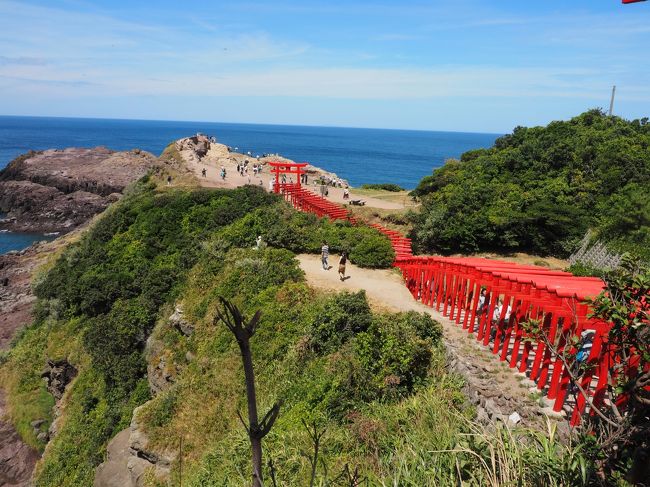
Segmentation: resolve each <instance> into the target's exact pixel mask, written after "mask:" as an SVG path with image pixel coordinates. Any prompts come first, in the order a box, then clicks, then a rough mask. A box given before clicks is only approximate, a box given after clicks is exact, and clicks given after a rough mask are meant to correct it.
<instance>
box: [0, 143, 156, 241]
mask: <svg viewBox="0 0 650 487" xmlns="http://www.w3.org/2000/svg"><path fill="white" fill-rule="evenodd" d="M157 164H158V161H157V159H156V158H155V157H154V156H153V155H152V154H150V153H148V152H144V151H140V150H138V151H137V152H136V151H135V150H134V151H130V152H115V151H112V150H110V149H107V148H106V147H95V148H93V149H80V148H72V149H64V150H59V149H51V150H46V151H43V152H29V153H27V154H24V155H22V156H20V157H18V158H16V159H14V160H13V161H12V162H11V163H10V164H9V165H8V166H7V167H6V168H5V169H4V170H2V172H0V211H3V212H5V213H7V216H6V218H4V219H3V220H0V229H6V230H11V231H23V232H63V233H65V232H69V231H70V230H72V229H74V228H77V227H79V226H80V225H82V224H84V223H85V222H86V221H88V220H89V219H90V218H91V217H92V216H94V215H96V214H97V213H99V212H101V211H103V210H104V209H105V208H106V207H107V206H108V205H109V204H110V203H112V202H114V201H117V199H119V196H118V195H119V194H120V193H121V192H122V191H123V190H124V188H125V187H126V186H127V185H128V184H129V183H131V182H132V181H135V180H137V179H139V178H140V177H142V176H144V175H145V174H146V173H147V171H149V170H150V169H152V168H153V167H155V166H156V165H157Z"/></svg>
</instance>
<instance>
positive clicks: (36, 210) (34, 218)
mask: <svg viewBox="0 0 650 487" xmlns="http://www.w3.org/2000/svg"><path fill="white" fill-rule="evenodd" d="M110 203H111V200H110V199H109V197H102V196H99V195H96V194H93V193H88V192H86V191H75V192H73V193H69V194H66V193H62V192H61V191H59V190H58V189H56V188H53V187H50V186H43V185H41V184H38V183H32V182H30V181H2V182H0V211H4V212H7V213H8V214H9V218H8V219H6V220H5V222H4V224H3V227H4V228H8V229H10V230H12V231H18V232H67V231H69V230H71V229H73V228H76V227H78V226H80V225H83V224H84V223H85V222H87V221H88V220H89V219H90V218H92V217H93V216H94V215H96V214H97V213H99V212H101V211H103V210H104V209H105V208H106V207H107V206H108V205H109V204H110Z"/></svg>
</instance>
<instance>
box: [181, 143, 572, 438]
mask: <svg viewBox="0 0 650 487" xmlns="http://www.w3.org/2000/svg"><path fill="white" fill-rule="evenodd" d="M213 145H214V153H213V154H211V153H210V152H211V151H208V154H206V156H204V157H203V158H201V160H200V161H199V160H197V159H198V158H195V157H194V154H193V153H191V152H190V151H181V157H183V159H184V162H185V164H186V165H187V167H189V168H190V169H191V170H192V172H194V174H195V176H196V178H197V179H198V181H199V183H200V184H201V185H202V186H205V187H222V188H234V187H238V186H243V185H245V184H259V182H260V181H261V184H260V186H262V187H264V188H265V189H267V188H268V183H269V178H270V174H268V168H267V170H266V171H267V172H263V173H262V174H261V175H260V176H255V177H251V178H249V177H248V176H247V175H245V176H240V175H239V174H237V171H236V165H237V163H238V162H240V163H241V162H243V161H244V160H245V159H246V156H245V155H243V154H237V153H231V152H228V151H226V150H225V146H221V145H220V144H213ZM222 165H223V166H224V167H225V168H226V170H227V177H226V179H225V180H222V179H221V177H219V168H220V167H221V166H222ZM203 169H206V175H205V176H203V172H202V171H203ZM342 192H343V190H342V189H340V188H330V196H329V198H328V199H330V200H331V201H333V202H335V203H339V204H341V203H343V199H342ZM339 193H340V194H339ZM351 197H352V198H354V190H352V192H351ZM363 199H364V200H365V201H366V205H367V206H368V207H371V208H382V209H397V208H403V205H399V204H397V203H393V202H387V201H384V200H380V199H376V198H363ZM297 258H298V260H299V261H300V266H301V268H302V269H303V270H304V272H305V276H306V279H307V282H308V283H309V284H310V285H311V286H313V287H315V288H319V289H324V290H332V291H337V292H338V291H344V290H348V291H354V292H356V291H360V290H364V291H365V292H366V295H367V297H368V300H369V302H370V304H371V306H372V307H373V308H374V309H375V310H377V311H382V310H383V311H391V312H403V311H417V312H424V313H428V314H429V315H431V317H432V318H433V319H434V320H436V321H438V322H439V323H440V324H441V325H442V326H443V334H444V344H445V347H446V350H447V354H448V357H449V360H448V361H449V366H450V369H451V370H453V371H455V372H457V373H459V374H461V375H462V376H463V377H464V378H465V380H466V382H467V385H466V394H467V396H468V398H469V400H470V401H471V403H472V404H474V405H475V407H476V409H477V417H478V420H479V421H481V422H484V423H487V422H489V421H494V420H500V421H503V422H504V423H509V424H511V425H512V424H513V423H514V424H517V425H519V426H526V427H532V428H536V429H545V428H546V419H545V418H546V417H550V418H553V419H559V416H558V415H557V414H555V413H553V411H552V410H551V408H550V407H548V405H547V404H546V403H543V402H541V401H543V399H540V397H541V394H539V393H538V392H536V389H535V388H534V387H532V386H533V384H532V383H531V382H530V381H527V380H526V378H525V376H524V375H523V374H518V373H516V371H515V370H512V369H510V368H509V367H508V366H507V364H506V363H505V362H500V361H499V360H498V359H497V358H496V357H495V356H494V355H492V354H491V353H490V352H489V351H488V350H487V349H486V348H484V347H482V346H481V345H480V344H479V343H478V342H477V341H476V340H474V339H473V337H471V336H468V333H467V332H466V331H464V330H463V329H462V327H461V326H458V325H456V324H455V323H453V322H452V321H450V320H448V319H447V318H445V317H444V316H443V315H442V314H441V313H439V312H437V311H436V310H435V309H432V308H430V307H428V306H425V305H424V304H422V303H419V302H417V301H416V300H415V299H413V296H411V293H410V292H409V291H408V289H407V288H406V286H405V285H404V283H403V282H402V277H401V274H400V273H399V271H397V270H396V269H362V268H359V267H357V266H355V265H354V264H348V266H347V275H348V279H346V280H345V281H343V282H342V281H341V280H340V279H339V275H338V273H337V269H336V265H335V263H336V257H335V256H332V258H331V261H332V268H331V269H330V270H329V271H325V270H323V268H322V266H321V262H320V256H317V255H299V256H298V257H297ZM560 424H562V425H564V424H565V422H564V423H560Z"/></svg>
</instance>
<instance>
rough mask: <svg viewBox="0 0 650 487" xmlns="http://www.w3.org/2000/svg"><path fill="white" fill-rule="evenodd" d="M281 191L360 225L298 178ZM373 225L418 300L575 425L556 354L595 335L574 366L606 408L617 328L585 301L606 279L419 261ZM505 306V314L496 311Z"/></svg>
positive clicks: (574, 398) (392, 234)
mask: <svg viewBox="0 0 650 487" xmlns="http://www.w3.org/2000/svg"><path fill="white" fill-rule="evenodd" d="M271 164H272V165H273V163H271ZM276 164H278V165H279V166H280V167H279V172H277V173H276V174H278V175H279V174H282V172H281V171H283V169H282V168H283V167H284V168H285V169H284V170H285V171H286V168H288V167H289V164H286V163H276ZM297 171H300V168H298V169H297ZM293 174H297V175H299V172H295V173H293ZM276 185H277V191H276V192H281V193H282V194H283V196H284V198H285V199H286V200H287V201H289V202H290V203H291V204H292V205H293V206H294V207H295V208H297V209H299V210H301V211H305V212H309V213H315V214H316V215H318V216H319V217H328V218H331V219H333V220H339V219H341V220H347V221H349V222H351V223H353V224H358V223H361V222H359V221H358V220H357V219H356V218H355V217H353V216H352V214H351V213H350V212H349V211H348V210H347V209H346V208H344V207H342V206H340V205H337V204H335V203H332V202H330V201H328V200H326V199H325V198H323V197H322V196H319V195H316V194H314V193H312V192H310V191H308V190H307V189H305V188H303V187H301V185H300V178H299V176H298V178H297V182H295V183H286V184H282V183H276ZM370 226H371V227H373V228H375V229H377V230H378V231H380V232H381V233H383V234H385V235H386V236H387V237H388V238H389V239H390V241H391V244H392V246H393V249H394V250H395V263H394V264H393V265H394V266H395V267H398V268H400V269H401V271H402V275H403V277H404V282H405V284H406V286H407V287H408V289H409V290H410V292H411V294H412V295H413V297H414V298H415V299H417V300H419V301H421V302H422V303H424V304H426V305H427V306H430V307H435V308H436V310H438V311H440V312H442V314H443V315H444V316H446V317H448V318H449V319H450V320H452V321H453V322H455V323H456V324H457V325H458V326H462V327H463V329H465V330H466V331H467V333H468V334H471V335H472V336H474V337H475V338H476V340H478V341H479V342H481V343H482V344H483V345H484V346H486V347H488V349H489V350H490V351H491V352H492V353H493V354H494V355H496V356H497V357H498V358H499V360H501V361H507V363H508V365H509V366H510V367H511V368H517V369H518V370H519V371H520V372H524V373H526V374H527V375H528V377H529V378H530V379H531V380H533V381H534V382H535V384H536V386H537V388H538V390H540V391H541V392H543V393H544V394H545V395H546V396H547V397H548V398H549V399H551V400H553V401H554V402H553V409H554V410H555V411H561V410H562V409H568V410H569V411H570V414H571V418H570V421H571V424H572V425H576V424H578V423H579V421H580V417H581V415H582V414H583V413H584V411H585V409H586V404H585V403H586V401H585V399H584V397H583V396H582V395H580V394H572V393H571V392H570V388H571V384H570V382H571V380H570V376H569V371H567V370H566V366H565V364H564V363H563V361H562V360H561V358H560V357H559V355H558V354H557V353H556V351H557V350H560V351H561V350H565V351H566V350H568V351H569V354H568V356H572V353H575V352H577V348H578V347H579V346H580V344H579V341H580V339H581V337H582V336H583V331H586V330H589V331H593V332H594V338H593V342H592V347H591V351H590V352H589V356H588V357H587V358H586V360H585V361H584V362H583V363H582V365H581V367H580V368H579V372H576V371H577V370H578V368H577V367H576V364H575V362H571V363H569V364H568V365H569V366H570V368H572V369H573V367H576V370H574V375H579V376H580V377H579V381H580V385H581V386H582V388H583V389H584V390H585V391H587V392H588V394H589V395H590V397H591V398H592V401H593V403H594V404H595V405H596V406H598V405H600V404H602V402H603V400H604V397H605V392H606V388H607V386H608V384H607V377H608V372H610V370H611V360H612V356H611V351H608V348H607V347H606V346H605V345H606V340H607V336H608V331H609V328H610V324H609V323H605V322H602V321H598V320H595V319H592V318H589V310H588V307H587V306H586V305H585V304H583V301H584V300H585V299H586V298H588V297H593V296H596V295H597V294H598V293H600V292H601V291H602V289H603V288H604V283H603V282H602V281H601V280H600V279H597V278H591V277H575V276H573V275H572V274H570V273H567V272H563V271H554V270H550V269H547V268H544V267H538V266H532V265H522V264H516V263H513V262H504V261H497V260H490V259H484V258H472V257H455V258H454V257H422V256H417V257H415V256H413V253H412V251H411V241H410V239H408V238H405V237H404V236H403V235H401V234H400V233H399V232H396V231H393V230H389V229H387V228H385V227H383V226H381V225H379V224H370ZM483 289H484V290H485V291H484V296H485V297H484V306H483V307H482V308H481V307H479V300H480V295H481V291H482V290H483ZM499 301H501V302H502V305H501V307H500V312H497V313H495V309H497V308H496V307H497V303H498V302H499ZM529 319H535V320H537V321H538V322H539V324H540V325H539V326H540V328H541V329H542V330H543V331H544V332H545V335H546V336H547V337H548V342H547V341H545V340H541V339H537V338H536V337H533V336H527V334H526V331H525V330H524V327H523V326H522V323H523V322H524V321H526V320H529ZM549 343H550V344H551V345H552V346H553V349H552V348H551V347H549V346H548V344H549ZM576 343H578V345H577V346H576ZM571 360H573V359H571Z"/></svg>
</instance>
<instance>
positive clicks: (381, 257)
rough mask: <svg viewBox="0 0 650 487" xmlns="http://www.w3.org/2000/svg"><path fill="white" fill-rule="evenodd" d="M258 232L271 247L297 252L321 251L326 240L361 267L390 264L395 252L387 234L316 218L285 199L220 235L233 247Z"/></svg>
mask: <svg viewBox="0 0 650 487" xmlns="http://www.w3.org/2000/svg"><path fill="white" fill-rule="evenodd" d="M258 235H260V236H262V238H263V240H264V242H265V243H266V244H267V245H269V246H271V247H276V248H284V249H287V250H291V251H292V252H296V253H312V254H317V253H320V250H321V247H322V244H323V242H327V244H328V245H329V248H330V252H332V253H340V252H342V251H347V252H348V254H349V256H350V260H351V261H352V262H353V263H354V264H356V265H359V266H360V267H370V268H385V267H389V266H390V265H391V264H392V263H393V260H394V255H395V254H394V252H393V248H392V246H391V244H390V241H389V240H388V238H387V237H386V236H384V235H382V234H381V233H379V232H378V231H377V230H375V229H373V228H370V227H367V226H364V225H358V226H356V225H351V224H350V223H349V222H346V221H342V220H337V221H331V220H329V219H327V218H322V219H319V218H317V217H316V216H315V215H312V214H306V213H300V212H297V211H295V210H293V209H291V208H290V207H289V206H288V205H286V204H284V203H278V204H276V205H272V206H266V207H262V208H259V209H257V210H255V211H253V212H251V213H250V214H248V215H246V216H245V217H243V218H241V219H240V220H238V221H237V222H235V223H234V224H233V225H231V226H230V227H228V228H227V229H226V230H225V231H224V232H223V233H222V237H223V239H224V240H225V241H227V242H229V243H230V244H231V245H234V246H236V247H253V245H255V240H256V238H257V236H258Z"/></svg>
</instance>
